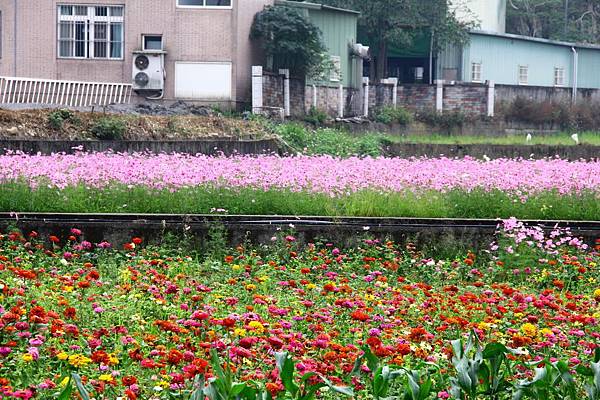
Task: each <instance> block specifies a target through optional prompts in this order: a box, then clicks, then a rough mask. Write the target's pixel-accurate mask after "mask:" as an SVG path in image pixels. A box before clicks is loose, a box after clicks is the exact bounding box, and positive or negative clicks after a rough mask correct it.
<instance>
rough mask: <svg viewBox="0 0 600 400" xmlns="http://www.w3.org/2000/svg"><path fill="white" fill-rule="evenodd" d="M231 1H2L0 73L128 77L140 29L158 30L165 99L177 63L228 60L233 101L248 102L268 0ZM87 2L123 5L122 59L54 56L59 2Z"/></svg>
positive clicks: (91, 78)
mask: <svg viewBox="0 0 600 400" xmlns="http://www.w3.org/2000/svg"><path fill="white" fill-rule="evenodd" d="M232 1H233V7H232V9H202V8H199V9H189V8H177V7H176V1H175V0H168V1H167V0H162V1H156V0H126V1H124V0H102V1H100V2H90V1H88V0H18V3H17V4H18V7H17V9H16V10H15V7H14V4H15V1H14V0H0V10H1V11H2V41H3V43H2V47H3V49H2V58H1V59H0V75H4V76H21V77H32V78H46V79H64V80H83V81H98V82H124V83H130V82H131V70H132V58H133V57H132V52H133V51H134V50H139V49H140V47H141V37H142V34H162V35H163V41H164V46H165V50H166V51H167V52H168V55H167V58H166V60H167V62H166V72H167V81H166V93H165V95H166V96H165V99H166V100H175V99H174V72H175V62H176V61H193V62H231V63H232V66H233V68H232V81H233V85H232V86H233V89H232V92H233V93H232V99H233V100H234V101H237V102H248V101H249V99H250V81H251V80H250V71H251V66H252V65H253V64H256V62H257V61H258V57H259V56H260V54H259V52H258V51H255V50H256V49H255V48H254V46H253V45H252V43H250V40H249V32H250V27H251V24H252V21H253V18H254V15H255V14H256V12H258V11H260V10H262V9H263V7H264V6H265V5H267V4H272V3H273V0H232ZM88 3H89V4H90V5H96V4H98V5H123V4H124V5H125V8H124V40H125V43H124V50H123V53H124V58H123V59H122V60H95V59H90V60H80V59H77V60H75V59H60V58H58V56H57V18H58V16H57V5H58V4H78V5H83V4H88ZM15 14H16V15H17V19H16V22H17V24H16V25H17V30H16V34H17V38H18V40H16V41H15V30H14V28H15V24H14V22H15V18H14V16H15ZM32 27H35V29H32ZM15 45H16V57H15Z"/></svg>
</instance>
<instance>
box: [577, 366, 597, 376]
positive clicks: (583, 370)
mask: <svg viewBox="0 0 600 400" xmlns="http://www.w3.org/2000/svg"><path fill="white" fill-rule="evenodd" d="M575 371H576V372H577V373H578V374H579V375H583V376H594V372H593V371H592V369H591V368H590V367H586V366H585V365H582V364H579V365H578V366H577V368H575Z"/></svg>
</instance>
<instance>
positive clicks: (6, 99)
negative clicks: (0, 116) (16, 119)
mask: <svg viewBox="0 0 600 400" xmlns="http://www.w3.org/2000/svg"><path fill="white" fill-rule="evenodd" d="M131 94H132V88H131V85H130V84H126V83H105V82H78V81H60V80H51V79H33V78H14V77H2V76H0V104H48V105H59V106H64V107H91V106H106V105H109V104H124V103H130V102H131Z"/></svg>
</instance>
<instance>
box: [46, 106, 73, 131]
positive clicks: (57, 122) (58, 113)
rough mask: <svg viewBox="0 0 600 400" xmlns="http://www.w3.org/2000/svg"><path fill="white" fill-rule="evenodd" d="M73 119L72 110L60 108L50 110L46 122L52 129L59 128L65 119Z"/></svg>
mask: <svg viewBox="0 0 600 400" xmlns="http://www.w3.org/2000/svg"><path fill="white" fill-rule="evenodd" d="M70 120H74V114H73V111H71V110H67V109H60V110H54V111H51V112H50V113H49V114H48V124H49V125H50V127H52V129H55V130H60V129H62V127H63V123H64V122H65V121H70Z"/></svg>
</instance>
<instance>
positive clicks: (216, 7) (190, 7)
mask: <svg viewBox="0 0 600 400" xmlns="http://www.w3.org/2000/svg"><path fill="white" fill-rule="evenodd" d="M202 3H203V4H204V5H202V6H200V5H198V6H186V5H180V4H179V0H175V5H176V7H177V8H189V9H192V10H198V9H199V10H231V9H233V0H231V1H230V3H231V4H230V5H228V6H207V5H206V0H202Z"/></svg>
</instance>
